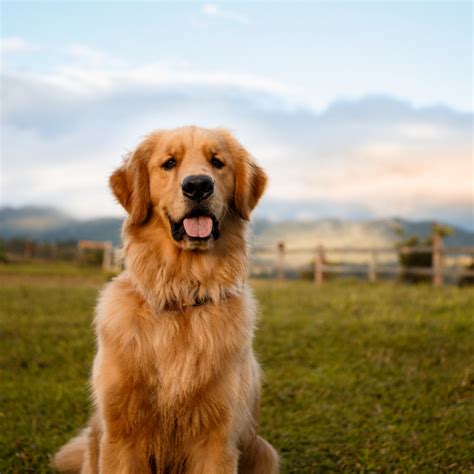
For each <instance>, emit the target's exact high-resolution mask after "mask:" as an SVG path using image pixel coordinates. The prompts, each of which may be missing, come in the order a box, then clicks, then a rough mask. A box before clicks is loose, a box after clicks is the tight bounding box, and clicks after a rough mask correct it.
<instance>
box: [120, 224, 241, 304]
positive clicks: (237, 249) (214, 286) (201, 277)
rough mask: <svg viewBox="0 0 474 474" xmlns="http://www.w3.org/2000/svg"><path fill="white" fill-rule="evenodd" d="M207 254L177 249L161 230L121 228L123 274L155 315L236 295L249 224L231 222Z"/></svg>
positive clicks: (144, 227) (238, 292) (162, 229)
mask: <svg viewBox="0 0 474 474" xmlns="http://www.w3.org/2000/svg"><path fill="white" fill-rule="evenodd" d="M225 227H226V226H224V228H223V229H222V230H223V232H222V236H221V238H220V239H219V240H217V241H216V242H215V243H214V246H213V248H212V249H210V250H206V251H190V250H183V249H180V248H179V247H178V246H177V245H176V244H175V243H174V242H173V240H172V238H171V236H170V234H169V229H166V228H165V227H164V226H163V227H160V228H158V229H157V227H156V225H155V226H150V227H148V228H147V226H143V227H142V228H140V229H130V228H128V229H127V227H126V224H125V227H124V253H125V266H126V275H127V277H128V278H129V279H130V280H131V282H132V284H133V285H134V287H135V288H136V289H137V291H138V292H139V293H140V294H141V295H142V296H143V298H144V299H145V300H146V302H147V303H148V304H149V305H150V307H151V308H152V309H153V310H154V311H155V312H161V311H169V310H172V311H176V310H179V309H180V308H186V307H190V306H196V305H200V304H202V303H204V304H207V303H217V302H219V301H222V300H225V299H227V298H229V297H232V296H233V295H237V294H240V292H241V291H242V288H243V285H244V281H245V279H246V276H247V261H248V248H247V243H246V233H247V229H246V227H247V225H246V223H245V222H243V221H240V220H239V221H238V222H233V223H232V226H231V227H232V233H230V232H229V233H226V228H225Z"/></svg>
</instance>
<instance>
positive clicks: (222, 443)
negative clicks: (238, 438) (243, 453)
mask: <svg viewBox="0 0 474 474" xmlns="http://www.w3.org/2000/svg"><path fill="white" fill-rule="evenodd" d="M238 457H239V452H238V450H237V448H236V447H234V446H229V442H228V440H227V439H223V438H222V436H219V435H212V434H211V435H210V436H209V437H208V438H207V439H206V440H203V441H201V442H200V443H197V444H196V445H195V446H193V448H192V450H191V454H190V456H189V458H188V462H187V464H186V466H187V470H186V472H187V474H236V473H237V464H238Z"/></svg>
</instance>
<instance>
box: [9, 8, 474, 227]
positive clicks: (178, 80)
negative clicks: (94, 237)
mask: <svg viewBox="0 0 474 474" xmlns="http://www.w3.org/2000/svg"><path fill="white" fill-rule="evenodd" d="M1 13H2V30H1V38H2V40H1V45H2V73H1V74H2V76H1V78H2V86H3V87H2V94H3V97H2V99H4V100H3V101H2V102H3V103H4V105H3V106H2V119H3V120H2V128H3V137H4V139H3V141H2V169H3V172H2V175H3V176H2V181H3V183H2V195H1V200H2V204H14V205H20V204H26V203H29V202H31V201H35V202H37V203H44V204H54V203H58V202H59V203H61V205H62V207H63V208H64V209H65V210H66V211H69V212H71V213H73V214H76V215H80V216H91V215H107V214H117V213H119V212H120V209H119V208H118V207H117V206H116V205H115V204H114V203H113V201H112V199H111V198H110V196H109V194H108V191H107V189H106V185H105V182H106V180H105V176H106V174H107V173H108V172H110V170H111V169H113V167H114V166H115V165H116V164H117V163H118V162H119V161H120V158H119V157H120V155H121V154H123V152H124V151H125V150H126V149H130V148H132V147H133V146H134V144H136V143H137V141H138V140H139V138H140V136H142V135H143V134H144V133H146V132H147V131H149V130H151V129H154V128H158V127H172V126H176V125H181V124H185V123H190V122H197V123H198V124H203V125H205V126H215V125H219V126H220V125H224V126H228V127H229V128H231V129H232V130H234V131H235V133H236V134H237V136H238V137H239V138H240V139H241V140H242V141H243V142H244V143H245V144H246V145H247V147H248V148H249V149H250V151H252V152H253V153H254V154H255V155H256V156H257V158H259V159H260V161H261V162H262V163H263V165H264V166H265V167H266V168H267V169H268V171H269V173H270V176H271V178H272V184H271V186H270V189H269V193H268V195H267V198H266V201H265V202H264V203H263V206H262V210H261V212H262V213H264V214H265V213H266V214H267V215H270V216H271V217H274V218H279V217H289V216H290V215H291V216H295V217H299V218H309V217H319V216H322V215H325V216H326V215H335V216H336V217H337V216H339V217H354V218H370V217H386V216H393V215H402V216H406V217H412V218H433V217H437V216H441V217H442V218H443V219H446V220H448V221H449V220H450V221H451V222H455V223H460V224H462V225H466V226H468V227H469V226H471V225H472V220H471V219H472V171H473V168H472V159H471V156H472V117H473V110H472V5H471V3H470V2H449V3H440V2H420V3H413V2H398V3H390V2H370V3H356V2H325V3H323V2H291V3H282V2H279V3H271V2H260V3H255V2H252V3H250V2H248V3H227V2H226V3H199V2H193V3H177V2H175V3H156V2H155V3H151V2H146V3H140V2H133V3H132V2H103V3H98V2H94V3H87V2H85V3H72V2H48V3H39V2H34V3H25V2H21V3H20V2H3V3H2V12H1ZM39 152H40V153H41V158H38V156H37V155H38V153H39ZM28 173H30V174H31V176H30V178H29V179H30V183H29V185H28V186H26V188H27V189H25V186H23V189H22V190H21V191H20V189H19V187H18V186H19V182H20V181H21V180H24V179H25V176H26V178H27V179H28ZM48 176H50V180H52V182H48ZM45 181H46V182H45ZM84 193H86V194H87V196H89V197H88V198H85V197H84ZM97 201H99V202H103V203H104V204H103V206H97V205H94V202H97ZM288 203H290V204H291V203H292V205H290V206H288ZM277 204H278V205H277ZM288 209H290V210H289V211H288ZM278 210H281V212H280V211H278ZM272 211H273V214H272Z"/></svg>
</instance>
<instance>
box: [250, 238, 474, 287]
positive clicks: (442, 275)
mask: <svg viewBox="0 0 474 474" xmlns="http://www.w3.org/2000/svg"><path fill="white" fill-rule="evenodd" d="M291 254H307V255H310V256H312V260H313V261H314V264H313V265H314V268H313V272H314V277H313V278H314V282H315V283H316V284H317V285H321V284H323V283H324V280H325V278H326V276H327V275H329V274H331V273H333V274H344V273H346V274H347V273H355V272H357V273H360V272H363V273H365V274H366V275H367V279H368V280H369V281H372V282H373V281H376V280H377V278H378V277H379V276H380V275H382V274H384V275H391V276H395V277H400V276H401V275H413V276H425V277H431V281H432V283H433V285H434V286H437V287H440V286H443V284H444V283H445V280H446V278H447V277H450V278H458V279H459V278H462V277H474V270H472V269H469V268H466V266H465V265H463V266H462V267H461V266H452V265H451V266H448V265H446V257H447V256H456V255H457V256H459V255H464V256H470V257H471V259H473V260H472V261H473V262H474V246H473V247H446V246H444V245H443V240H442V237H441V236H440V235H439V234H438V233H434V234H433V245H423V246H421V245H419V246H413V247H411V246H402V247H396V246H394V247H325V246H323V245H317V246H316V247H313V248H311V247H307V248H287V246H286V244H285V243H284V242H278V244H277V245H276V247H275V248H270V247H254V248H253V249H252V256H253V257H256V256H258V255H267V256H268V255H273V256H274V259H273V260H274V262H275V268H274V274H275V275H276V276H277V278H279V279H283V278H285V269H286V261H287V258H288V256H289V255H291ZM328 254H331V255H334V254H337V255H348V254H359V255H366V256H367V258H365V259H364V260H365V262H366V263H365V264H362V266H361V265H355V264H347V263H346V264H328V259H327V255H328ZM387 254H389V255H394V256H395V257H396V258H397V260H398V261H399V259H400V255H404V254H432V258H431V262H432V265H431V267H412V266H402V265H400V264H398V265H395V266H394V265H386V264H382V263H381V262H380V261H379V260H380V258H379V256H381V255H387Z"/></svg>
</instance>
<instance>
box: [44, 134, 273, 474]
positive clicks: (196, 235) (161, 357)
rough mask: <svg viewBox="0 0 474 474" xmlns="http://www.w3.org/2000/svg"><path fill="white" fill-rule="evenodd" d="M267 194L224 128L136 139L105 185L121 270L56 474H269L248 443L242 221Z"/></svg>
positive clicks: (254, 395) (257, 445)
mask: <svg viewBox="0 0 474 474" xmlns="http://www.w3.org/2000/svg"><path fill="white" fill-rule="evenodd" d="M266 182H267V177H266V175H265V173H264V171H263V170H262V169H261V168H260V167H259V166H258V165H257V164H256V163H255V161H254V160H253V159H252V157H251V156H250V155H249V153H248V152H247V151H246V150H245V149H244V148H243V147H242V146H241V145H240V144H239V143H238V142H237V140H236V139H235V138H234V137H233V136H232V135H231V134H230V133H229V132H228V131H226V130H223V129H214V130H210V129H202V128H198V127H194V126H192V127H184V128H179V129H176V130H162V131H157V132H154V133H152V134H150V135H149V136H147V137H146V138H145V139H144V140H143V142H142V143H141V144H140V145H139V146H138V148H137V149H136V150H135V151H134V152H133V153H131V154H130V155H129V156H128V157H126V159H125V161H124V163H123V165H122V166H121V167H120V168H119V169H118V170H116V171H115V172H114V173H113V174H112V176H111V177H110V186H111V188H112V191H113V193H114V195H115V196H116V198H117V199H118V201H119V202H120V204H121V205H122V206H123V207H124V208H125V210H126V211H127V213H128V216H127V219H126V220H125V222H124V226H123V245H124V256H125V270H124V271H123V272H122V273H121V274H120V275H119V276H118V277H117V278H115V279H114V280H113V281H111V282H110V283H109V284H108V285H107V286H106V287H105V289H104V290H103V291H102V293H101V296H100V298H99V302H98V305H97V309H96V316H95V328H96V333H97V341H98V350H97V355H96V357H95V361H94V366H93V370H92V388H93V400H94V414H93V416H92V418H91V420H90V422H89V424H88V427H87V428H86V429H85V430H84V431H83V432H82V434H80V435H79V436H78V437H76V438H74V439H73V440H71V441H70V442H69V443H68V444H66V445H65V446H64V447H63V448H62V449H61V450H60V451H59V452H58V453H57V454H56V456H55V458H54V461H53V463H54V466H55V467H56V468H57V469H58V470H59V471H63V472H80V473H82V474H86V473H103V474H106V473H107V474H129V473H140V474H143V473H166V474H172V473H189V474H226V473H229V474H230V473H256V474H266V473H268V474H270V473H276V472H278V456H277V454H276V452H275V450H274V449H273V448H272V446H271V445H270V444H269V443H267V442H266V441H265V440H263V439H262V438H261V437H259V436H258V435H257V428H258V412H259V391H260V370H259V366H258V363H257V362H256V359H255V356H254V353H253V350H252V338H253V333H254V327H255V321H256V305H255V302H254V300H253V297H252V294H251V291H250V289H249V288H248V286H247V283H246V275H247V260H248V247H247V236H246V234H247V221H248V220H249V217H250V213H251V211H252V209H253V208H254V207H255V206H256V204H257V202H258V201H259V199H260V197H261V195H262V193H263V191H264V189H265V185H266Z"/></svg>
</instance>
